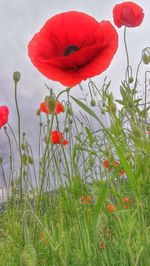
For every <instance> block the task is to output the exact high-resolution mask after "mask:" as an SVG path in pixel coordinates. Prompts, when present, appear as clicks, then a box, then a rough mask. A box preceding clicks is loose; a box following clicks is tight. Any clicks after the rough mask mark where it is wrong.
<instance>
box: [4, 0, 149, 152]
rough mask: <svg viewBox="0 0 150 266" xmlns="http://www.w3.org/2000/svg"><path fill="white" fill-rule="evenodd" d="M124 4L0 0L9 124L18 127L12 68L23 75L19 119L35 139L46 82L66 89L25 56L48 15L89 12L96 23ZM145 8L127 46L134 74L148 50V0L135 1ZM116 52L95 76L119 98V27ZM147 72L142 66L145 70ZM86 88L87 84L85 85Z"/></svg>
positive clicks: (122, 63) (108, 0) (121, 66)
mask: <svg viewBox="0 0 150 266" xmlns="http://www.w3.org/2000/svg"><path fill="white" fill-rule="evenodd" d="M120 2H122V1H113V0H105V1H102V0H84V1H83V0H75V1H74V0H69V1H67V0H55V1H51V0H0V36H1V43H0V105H7V106H9V109H10V116H9V121H10V123H11V125H12V126H14V127H15V124H16V118H17V116H16V109H15V105H14V88H13V81H12V75H13V72H14V71H15V70H18V71H20V72H21V76H22V77H21V81H20V82H19V87H18V97H19V106H20V111H21V117H22V128H23V130H25V131H26V132H27V134H28V136H29V137H30V136H31V134H32V138H31V140H33V135H35V139H34V141H35V140H36V136H37V132H36V129H37V124H38V119H37V117H36V116H35V112H36V109H37V108H38V106H39V103H40V102H41V101H42V100H43V99H44V96H45V95H46V93H47V90H46V89H45V86H44V84H45V83H47V84H48V85H49V86H50V87H52V88H54V90H55V91H56V94H57V93H58V92H60V90H62V89H64V87H63V86H62V85H61V84H60V83H58V82H54V81H51V80H48V79H47V78H46V77H44V76H43V75H42V74H41V73H40V72H38V70H37V69H36V68H35V67H34V66H33V65H32V63H31V61H30V59H29V58H28V54H27V45H28V42H29V40H30V39H31V38H32V36H33V35H34V34H35V33H36V32H38V31H39V29H40V28H41V26H42V25H43V24H44V23H45V21H46V20H48V19H49V18H50V17H52V16H53V15H55V14H57V13H61V12H64V11H70V10H76V11H82V12H85V13H88V14H89V15H91V16H93V17H95V18H96V19H97V20H98V21H101V20H110V21H111V22H112V23H113V19H112V9H113V7H114V5H115V4H117V3H120ZM135 2H136V3H138V4H139V5H140V6H141V7H142V8H143V10H144V13H145V17H144V20H143V23H142V24H141V26H140V27H137V28H134V29H133V28H132V29H129V30H128V32H127V35H128V47H129V55H130V61H131V65H133V68H134V70H135V67H136V65H137V63H138V62H139V60H140V57H141V51H142V49H143V48H144V47H146V46H150V0H139V1H135ZM117 31H118V34H119V48H118V51H117V54H116V56H115V57H114V59H113V61H112V63H111V65H110V67H109V68H108V69H107V70H106V71H105V72H104V73H103V74H101V75H100V76H98V77H96V78H94V79H93V80H94V81H95V82H96V84H97V85H98V86H100V85H101V84H102V81H103V79H104V77H105V76H106V75H107V76H108V79H109V78H110V79H111V80H112V86H111V88H110V89H111V90H112V91H113V92H114V95H115V97H118V96H119V84H120V80H121V79H124V72H125V66H126V58H125V51H124V46H123V28H120V29H117ZM144 69H145V67H144ZM83 86H84V87H85V89H86V82H83ZM71 94H72V95H74V96H76V97H78V96H79V90H78V87H75V88H73V89H72V93H71ZM5 143H6V137H5V136H4V134H3V133H2V130H0V156H1V155H3V154H5V149H4V147H5Z"/></svg>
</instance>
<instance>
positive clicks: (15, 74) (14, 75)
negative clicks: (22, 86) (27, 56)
mask: <svg viewBox="0 0 150 266" xmlns="http://www.w3.org/2000/svg"><path fill="white" fill-rule="evenodd" d="M20 79H21V74H20V72H19V71H15V72H14V74H13V80H14V82H15V83H17V82H18V81H19V80H20Z"/></svg>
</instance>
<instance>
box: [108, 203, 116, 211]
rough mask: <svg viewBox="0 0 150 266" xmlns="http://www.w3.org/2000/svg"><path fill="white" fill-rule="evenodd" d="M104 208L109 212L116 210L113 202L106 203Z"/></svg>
mask: <svg viewBox="0 0 150 266" xmlns="http://www.w3.org/2000/svg"><path fill="white" fill-rule="evenodd" d="M106 208H107V210H108V211H109V212H113V211H116V210H117V206H115V205H113V204H108V205H107V206H106Z"/></svg>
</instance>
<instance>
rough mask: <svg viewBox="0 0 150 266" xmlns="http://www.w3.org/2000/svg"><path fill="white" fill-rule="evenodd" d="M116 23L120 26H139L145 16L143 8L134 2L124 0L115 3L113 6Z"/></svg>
mask: <svg viewBox="0 0 150 266" xmlns="http://www.w3.org/2000/svg"><path fill="white" fill-rule="evenodd" d="M113 17H114V23H115V24H116V26H117V27H118V28H120V27H122V26H126V27H130V28H132V27H137V26H139V25H140V24H141V23H142V21H143V18H144V13H143V9H142V8H141V7H140V6H139V5H137V4H135V3H133V2H124V3H121V4H117V5H115V7H114V8H113Z"/></svg>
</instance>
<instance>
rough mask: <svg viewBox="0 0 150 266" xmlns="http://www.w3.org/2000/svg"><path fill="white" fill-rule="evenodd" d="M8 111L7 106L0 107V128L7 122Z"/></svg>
mask: <svg viewBox="0 0 150 266" xmlns="http://www.w3.org/2000/svg"><path fill="white" fill-rule="evenodd" d="M8 115H9V109H8V107H7V106H0V128H1V127H3V126H4V125H5V124H7V122H8Z"/></svg>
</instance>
